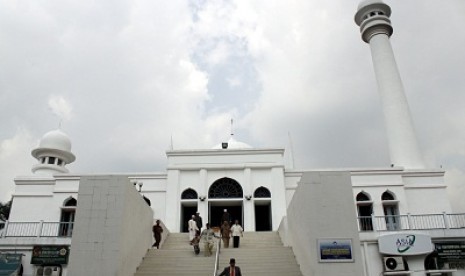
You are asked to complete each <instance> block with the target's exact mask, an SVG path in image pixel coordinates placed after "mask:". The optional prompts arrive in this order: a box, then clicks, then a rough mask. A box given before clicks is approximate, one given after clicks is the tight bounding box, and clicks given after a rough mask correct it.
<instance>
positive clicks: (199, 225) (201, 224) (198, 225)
mask: <svg viewBox="0 0 465 276" xmlns="http://www.w3.org/2000/svg"><path fill="white" fill-rule="evenodd" d="M194 220H195V222H196V223H197V228H199V230H197V235H199V236H200V231H201V230H202V227H203V223H202V217H201V216H200V213H199V212H197V213H195V219H194Z"/></svg>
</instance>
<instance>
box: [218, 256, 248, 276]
mask: <svg viewBox="0 0 465 276" xmlns="http://www.w3.org/2000/svg"><path fill="white" fill-rule="evenodd" d="M218 276H242V272H241V268H240V267H238V266H236V259H234V258H231V259H229V266H227V267H225V268H224V270H223V272H221V273H220V274H218Z"/></svg>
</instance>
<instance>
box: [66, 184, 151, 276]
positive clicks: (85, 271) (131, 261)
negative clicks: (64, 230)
mask: <svg viewBox="0 0 465 276" xmlns="http://www.w3.org/2000/svg"><path fill="white" fill-rule="evenodd" d="M152 222H153V212H152V209H151V208H150V207H149V206H148V205H147V204H146V202H145V201H144V200H143V199H142V197H141V195H140V194H139V193H138V192H137V191H136V190H135V189H134V186H133V184H132V183H130V182H129V179H128V178H127V177H125V176H103V175H102V176H84V177H82V178H81V182H80V187H79V202H78V207H77V210H76V220H75V226H74V230H75V231H74V235H73V239H72V242H71V248H72V250H71V254H70V258H69V268H68V274H67V275H71V276H74V275H116V276H117V275H121V276H125V275H132V274H134V273H135V271H136V268H137V266H138V265H139V264H140V262H141V260H142V258H143V256H145V254H146V252H147V250H148V249H149V248H150V247H151V245H152Z"/></svg>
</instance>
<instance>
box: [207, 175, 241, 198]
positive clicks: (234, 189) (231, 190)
mask: <svg viewBox="0 0 465 276" xmlns="http://www.w3.org/2000/svg"><path fill="white" fill-rule="evenodd" d="M208 197H209V198H242V197H243V191H242V187H241V185H240V184H239V183H237V181H236V180H234V179H231V178H227V177H224V178H221V179H218V180H216V181H215V182H214V183H213V184H212V185H211V186H210V189H209V190H208Z"/></svg>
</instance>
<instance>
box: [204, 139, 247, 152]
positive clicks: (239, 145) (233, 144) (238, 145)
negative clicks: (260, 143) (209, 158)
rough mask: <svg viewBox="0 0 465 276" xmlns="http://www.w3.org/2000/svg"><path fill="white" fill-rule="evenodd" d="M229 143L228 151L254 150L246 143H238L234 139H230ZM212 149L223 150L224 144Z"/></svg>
mask: <svg viewBox="0 0 465 276" xmlns="http://www.w3.org/2000/svg"><path fill="white" fill-rule="evenodd" d="M227 143H228V147H227V149H251V148H252V146H250V145H248V144H246V143H243V142H239V141H236V139H234V137H231V138H229V140H228V142H227ZM212 149H223V143H220V144H219V145H216V146H214V147H213V148H212Z"/></svg>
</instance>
